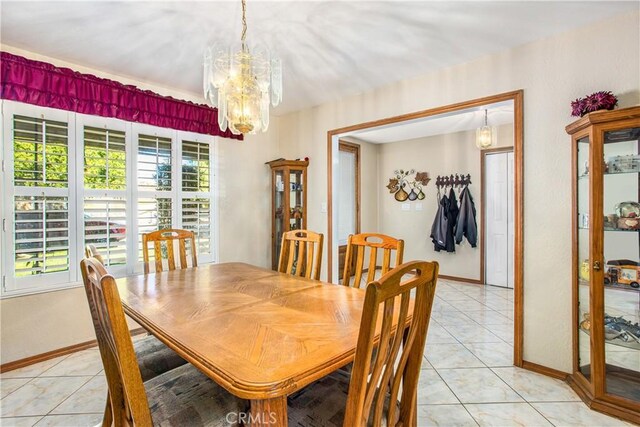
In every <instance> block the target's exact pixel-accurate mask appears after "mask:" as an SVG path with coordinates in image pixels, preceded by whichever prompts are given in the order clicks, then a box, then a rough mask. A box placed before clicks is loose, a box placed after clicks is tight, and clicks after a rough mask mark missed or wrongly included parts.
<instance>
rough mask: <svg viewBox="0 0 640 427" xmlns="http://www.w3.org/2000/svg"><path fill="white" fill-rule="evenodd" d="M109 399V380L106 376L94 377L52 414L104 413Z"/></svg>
mask: <svg viewBox="0 0 640 427" xmlns="http://www.w3.org/2000/svg"><path fill="white" fill-rule="evenodd" d="M106 398H107V379H106V378H105V377H104V375H98V376H95V377H93V378H92V379H91V380H90V381H89V382H88V383H86V384H85V385H83V386H82V387H80V389H79V390H78V391H76V392H75V393H73V394H72V395H71V396H69V398H68V399H67V400H65V401H64V402H62V403H61V404H60V405H59V406H57V407H56V408H55V409H54V410H53V411H51V414H86V413H88V412H95V413H100V412H101V411H104V405H105V402H106Z"/></svg>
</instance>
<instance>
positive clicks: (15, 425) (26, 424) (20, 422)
mask: <svg viewBox="0 0 640 427" xmlns="http://www.w3.org/2000/svg"><path fill="white" fill-rule="evenodd" d="M41 418H42V417H9V418H0V426H2V427H32V426H34V425H35V424H36V423H37V422H38V421H40V419H41Z"/></svg>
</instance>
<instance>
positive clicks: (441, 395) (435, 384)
mask: <svg viewBox="0 0 640 427" xmlns="http://www.w3.org/2000/svg"><path fill="white" fill-rule="evenodd" d="M448 403H460V401H459V400H458V398H457V397H456V396H455V395H454V394H453V392H452V391H451V390H450V389H449V387H448V386H447V384H446V383H445V382H444V381H442V378H440V375H438V373H437V372H436V371H435V370H433V369H423V370H422V371H421V372H420V380H419V382H418V405H442V404H448Z"/></svg>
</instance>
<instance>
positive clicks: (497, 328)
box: [486, 323, 513, 344]
mask: <svg viewBox="0 0 640 427" xmlns="http://www.w3.org/2000/svg"><path fill="white" fill-rule="evenodd" d="M486 328H487V329H488V330H490V331H491V333H492V334H494V335H496V336H498V337H500V338H501V339H502V340H503V341H505V342H508V343H509V344H513V324H512V323H511V324H504V325H486Z"/></svg>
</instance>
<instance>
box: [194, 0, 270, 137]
mask: <svg viewBox="0 0 640 427" xmlns="http://www.w3.org/2000/svg"><path fill="white" fill-rule="evenodd" d="M246 9H247V5H246V0H242V37H241V39H240V44H239V45H235V46H234V45H232V46H229V47H223V46H221V45H219V44H214V45H212V46H210V47H209V48H207V50H206V51H205V53H204V81H203V83H204V85H203V86H204V97H205V98H206V99H207V101H208V102H209V103H211V105H213V106H214V107H217V108H218V125H219V126H220V129H222V130H223V131H224V130H226V129H227V127H228V128H229V129H230V130H231V132H232V133H234V134H236V135H237V134H240V133H242V134H255V133H258V132H264V131H266V130H267V129H268V127H269V104H271V105H273V106H274V107H275V106H276V105H278V104H280V101H282V63H281V62H280V59H278V58H271V57H270V55H269V51H268V50H267V49H266V48H265V47H263V46H262V45H260V44H256V45H252V46H251V48H249V44H248V43H247V41H246V36H247V18H246Z"/></svg>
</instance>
